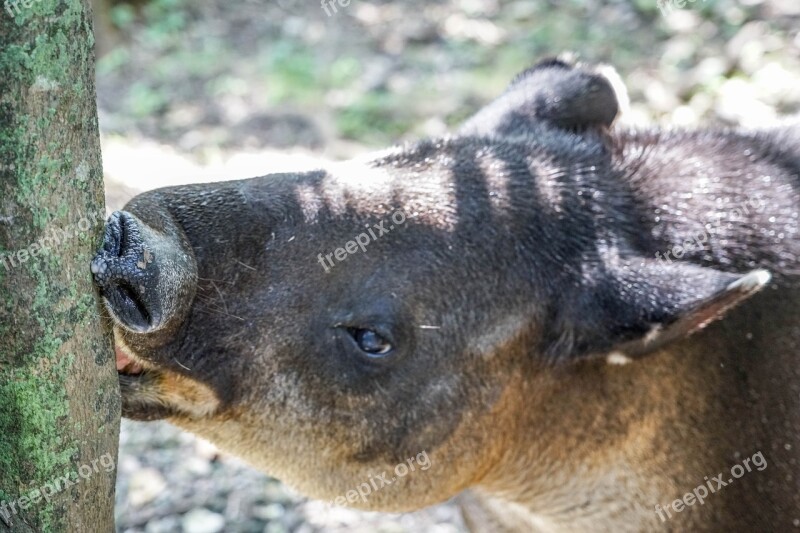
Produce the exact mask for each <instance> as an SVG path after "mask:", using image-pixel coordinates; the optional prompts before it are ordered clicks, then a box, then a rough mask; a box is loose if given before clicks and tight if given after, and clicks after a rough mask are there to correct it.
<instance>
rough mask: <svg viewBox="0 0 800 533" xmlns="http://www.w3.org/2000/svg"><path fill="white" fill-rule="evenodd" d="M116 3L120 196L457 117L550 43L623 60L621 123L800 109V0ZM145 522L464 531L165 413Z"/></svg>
mask: <svg viewBox="0 0 800 533" xmlns="http://www.w3.org/2000/svg"><path fill="white" fill-rule="evenodd" d="M656 3H657V0H605V1H601V0H586V1H580V0H560V1H555V0H553V1H527V0H516V1H501V0H440V1H421V0H411V1H407V2H384V1H379V2H374V1H370V2H367V1H365V0H351V3H350V4H349V5H348V6H347V7H338V8H337V12H336V13H331V14H330V16H329V15H326V13H325V11H324V10H323V9H322V7H321V6H320V5H319V4H317V3H316V2H310V3H309V2H305V3H302V2H300V1H296V0H278V1H274V2H267V1H257V0H244V1H239V2H230V1H227V0H191V1H190V0H154V1H150V2H144V1H141V0H139V1H136V2H135V3H133V4H129V3H121V2H119V0H115V1H114V2H112V4H113V5H112V7H111V8H110V9H108V10H106V9H101V7H100V6H98V7H97V8H96V11H97V12H98V13H101V16H100V17H99V21H98V28H99V35H98V42H99V43H100V44H101V52H102V58H101V59H100V61H99V62H98V69H97V70H98V76H97V89H98V105H99V111H100V127H101V134H102V143H103V159H104V167H105V175H106V188H107V200H108V205H109V208H110V209H118V208H120V207H122V205H123V204H124V203H125V201H127V199H129V198H130V197H131V196H132V195H134V194H136V193H137V192H139V191H143V190H147V189H152V188H155V187H160V186H164V185H171V184H177V183H188V182H197V181H214V180H221V179H235V178H246V177H252V176H257V175H264V174H268V173H271V172H280V171H286V170H294V169H302V168H308V167H310V166H315V165H318V164H319V163H320V161H324V160H332V159H334V160H335V159H345V158H348V157H352V156H355V155H358V154H362V153H365V152H368V151H369V150H371V149H375V148H380V147H385V146H387V145H389V144H392V143H395V142H398V141H402V140H410V139H417V138H420V137H425V136H435V135H442V134H444V133H446V132H447V131H448V130H449V129H450V128H452V127H453V126H455V125H457V124H459V123H460V122H461V121H463V120H464V119H465V118H466V117H468V116H469V115H470V114H471V113H473V112H474V111H475V110H477V109H478V108H479V107H480V105H481V104H482V103H484V102H486V101H487V100H489V99H490V98H492V97H493V96H495V95H497V94H498V93H499V92H500V91H501V90H502V89H503V87H504V86H505V85H506V83H507V82H508V81H509V80H510V79H511V78H512V77H513V75H514V74H515V73H516V72H518V71H520V70H523V69H524V68H525V67H527V66H529V65H530V64H531V63H533V62H534V61H536V59H537V58H541V57H545V56H548V55H556V54H560V53H563V52H572V53H574V54H576V55H577V56H578V57H579V58H581V59H582V60H585V61H587V62H605V63H609V64H611V65H613V66H615V67H616V68H617V70H618V71H619V72H620V74H621V76H622V78H623V79H624V80H625V82H626V84H627V86H628V90H629V92H630V97H631V106H630V109H629V110H628V111H627V112H626V114H625V116H624V117H623V119H622V122H621V124H622V125H631V126H644V125H647V124H660V125H674V126H688V127H692V126H695V125H698V124H714V125H723V126H728V125H742V126H746V127H758V126H762V125H765V124H769V123H772V122H774V121H775V120H777V119H778V118H779V117H780V116H782V115H786V114H792V113H797V112H800V32H799V30H800V3H798V2H797V1H796V0H739V1H734V0H704V1H701V0H696V1H689V2H686V6H685V7H684V8H683V9H674V10H673V11H671V12H670V13H667V14H664V13H662V12H661V11H660V10H659V8H658V7H657V5H656ZM117 488H118V493H117V524H118V530H119V531H126V532H150V533H156V532H188V533H204V532H208V533H213V532H217V531H226V532H262V531H263V532H269V533H279V532H303V533H306V532H316V531H355V532H360V531H363V532H375V531H377V532H398V533H399V532H406V531H408V532H412V531H413V532H429V533H433V532H436V533H451V532H459V531H464V528H463V524H462V523H461V521H460V517H459V514H458V511H457V509H455V507H454V506H453V505H452V504H450V505H448V504H444V505H442V506H438V507H435V508H431V509H427V510H424V511H421V512H418V513H414V514H408V515H400V516H398V515H385V514H377V513H361V512H356V511H352V510H349V509H343V508H335V507H329V506H327V505H326V504H323V503H321V502H314V501H307V500H305V499H304V498H303V497H301V496H300V495H297V494H295V493H293V492H291V491H290V490H289V489H287V488H286V487H284V486H283V485H282V484H280V483H279V482H277V481H276V480H274V479H271V478H269V477H267V476H266V475H264V474H261V473H258V472H256V471H254V470H252V469H250V468H248V467H247V466H246V465H245V464H243V463H241V462H240V461H238V460H236V459H235V458H232V457H228V456H224V455H220V454H219V453H218V452H217V451H216V450H215V449H214V448H213V446H211V445H210V444H208V443H205V442H203V441H201V440H199V439H196V438H195V437H193V436H191V435H188V434H186V433H183V432H181V431H179V430H177V429H175V428H173V427H171V426H169V425H168V424H165V423H149V424H142V423H132V422H127V421H126V422H124V423H123V431H122V442H121V455H120V461H119V481H118V486H117Z"/></svg>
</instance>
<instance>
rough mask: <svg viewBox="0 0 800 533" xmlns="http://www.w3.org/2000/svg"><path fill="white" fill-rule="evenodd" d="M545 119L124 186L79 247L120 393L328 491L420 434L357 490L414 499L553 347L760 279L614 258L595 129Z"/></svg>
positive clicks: (480, 447) (526, 397) (549, 359)
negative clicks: (599, 195)
mask: <svg viewBox="0 0 800 533" xmlns="http://www.w3.org/2000/svg"><path fill="white" fill-rule="evenodd" d="M589 92H590V93H591V91H589ZM558 101H559V102H562V101H563V100H558ZM567 101H569V99H567ZM547 111H548V109H546V108H543V107H541V106H539V107H537V108H536V110H535V111H534V112H533V113H534V114H536V113H540V114H544V115H546V112H547ZM613 115H614V114H612V115H611V118H613ZM559 117H560V116H555V115H554V116H553V117H550V118H548V120H551V121H553V122H554V124H551V123H548V122H547V121H546V120H544V119H541V120H542V121H544V122H542V123H541V124H539V123H538V122H537V123H532V124H527V125H525V124H523V125H520V124H519V121H520V117H519V116H513V117H511V121H510V122H503V121H500V123H497V124H495V123H493V126H492V128H493V131H500V130H503V129H504V128H505V129H508V128H512V126H513V127H526V128H528V135H526V138H525V139H518V140H517V141H513V142H512V141H511V140H507V141H498V140H490V139H488V138H481V137H479V136H464V137H461V138H456V139H454V140H449V141H437V142H430V143H422V144H420V145H418V146H416V147H413V148H408V149H403V150H400V149H399V150H396V151H394V152H387V153H385V154H382V155H379V156H377V157H374V158H372V159H370V160H365V161H359V162H349V163H342V164H335V165H332V166H330V167H329V168H328V169H326V170H324V171H319V172H309V173H304V174H284V175H273V176H266V177H263V178H256V179H252V180H246V181H238V182H227V183H219V184H205V185H196V186H187V187H177V188H169V189H162V190H157V191H153V192H149V193H146V194H143V195H141V196H139V197H137V198H135V199H134V200H132V201H131V202H130V203H129V204H128V205H127V206H126V208H125V210H124V211H122V212H118V213H115V214H114V215H113V216H112V218H111V220H110V221H109V223H108V225H107V228H106V237H105V243H104V246H103V248H102V249H101V250H100V252H99V253H98V255H97V257H96V258H95V259H94V261H93V263H92V271H93V272H94V274H95V279H96V281H97V284H98V286H99V287H100V290H101V293H102V295H103V296H104V298H105V301H106V304H107V307H108V309H109V312H110V314H111V315H112V316H113V318H114V320H115V322H116V324H117V325H116V339H117V357H118V368H119V370H120V382H121V385H122V393H123V413H124V415H125V416H127V417H130V418H135V419H140V420H153V419H158V418H168V419H169V420H170V421H172V422H174V423H176V424H178V425H180V426H182V427H184V428H186V429H189V430H191V431H194V432H196V433H198V434H200V435H202V436H204V437H206V438H208V439H210V440H212V441H213V442H215V443H217V444H219V445H220V446H221V447H223V448H225V449H228V450H230V451H232V452H234V453H236V454H238V455H241V456H243V457H245V458H247V459H248V460H250V461H251V462H253V463H254V464H255V465H256V466H259V467H261V468H263V469H265V470H267V471H268V472H270V473H272V474H273V475H276V476H278V477H279V478H281V479H283V480H285V481H287V482H289V483H290V484H293V485H295V486H296V487H298V488H300V489H301V490H303V491H304V492H306V493H307V494H309V495H311V496H316V497H321V498H325V499H333V498H336V497H338V496H345V495H346V493H347V491H349V490H351V489H356V488H357V487H358V486H359V485H361V484H362V483H365V482H367V481H369V479H370V476H372V475H379V474H381V473H382V472H384V471H386V472H388V473H389V474H390V475H389V476H387V479H389V480H391V478H392V477H394V476H395V474H394V473H392V472H393V470H394V468H395V466H396V465H398V464H400V463H406V464H408V460H409V459H412V458H416V457H417V456H418V455H419V454H421V453H423V452H425V454H426V457H429V458H430V460H431V463H430V465H428V468H425V469H424V470H423V469H422V468H421V467H420V464H419V462H416V460H415V465H416V470H415V471H414V472H412V473H410V474H408V475H406V476H404V477H399V478H398V479H397V480H396V481H395V482H393V483H391V484H390V485H389V486H387V487H383V488H381V490H374V491H373V493H372V494H371V495H370V496H369V499H368V501H366V502H365V501H362V500H361V499H359V500H358V501H356V502H354V501H349V502H348V503H350V504H356V505H362V506H365V507H372V508H378V509H384V510H407V509H413V508H418V507H420V506H423V505H429V504H432V503H435V502H436V500H437V499H443V498H447V497H450V496H452V495H455V494H456V493H458V492H459V491H460V490H462V489H464V488H466V487H468V486H471V485H474V484H476V483H478V482H479V481H480V480H481V479H482V478H483V477H484V476H486V475H487V473H489V472H490V471H491V469H492V468H493V466H494V465H495V464H496V462H497V461H498V460H499V459H500V455H501V454H502V452H503V450H506V449H508V447H509V446H510V445H511V443H512V441H513V440H514V439H515V438H517V437H516V436H515V435H516V433H515V431H514V428H515V427H516V424H517V423H518V419H519V417H520V416H521V414H522V413H523V412H528V411H530V410H531V407H530V406H532V405H538V404H541V403H542V402H543V401H544V399H545V398H548V397H553V396H554V395H556V393H554V390H555V389H556V388H557V387H562V386H563V383H561V382H559V380H558V379H557V378H555V377H554V373H553V371H552V368H553V364H552V363H553V362H554V361H557V360H563V359H564V357H566V356H569V357H579V356H583V355H587V354H593V353H594V354H598V353H599V354H603V353H608V352H609V351H611V350H612V349H614V348H615V347H618V346H621V347H622V348H624V349H625V350H628V352H627V353H628V354H630V355H636V354H637V353H639V352H641V351H642V346H641V345H638V344H637V341H638V340H639V339H640V338H642V337H643V336H645V335H646V334H647V333H648V332H651V329H652V328H653V326H657V328H656V329H657V330H658V331H661V330H660V329H659V328H660V327H661V326H664V328H663V329H664V331H667V330H668V328H667V327H666V326H668V325H670V324H678V325H679V331H678V332H677V333H675V334H676V335H677V334H680V333H682V332H686V331H689V330H691V329H693V328H694V327H695V326H698V325H700V322H703V323H705V322H707V321H708V320H709V319H710V318H709V317H712V316H715V315H716V314H717V313H718V312H719V311H720V309H723V308H725V307H727V306H729V305H731V304H732V303H733V299H726V297H725V295H726V294H728V292H730V291H731V290H733V292H735V293H736V295H741V294H744V293H745V292H748V293H749V292H752V290H754V287H755V286H756V285H758V283H756V282H763V278H758V279H755V280H754V279H750V280H749V281H748V282H747V283H744V284H743V285H739V286H735V285H731V286H730V287H733V289H730V287H729V285H730V283H731V282H733V281H735V280H736V279H737V277H736V276H732V275H723V274H721V273H717V272H715V271H711V270H708V269H700V268H689V267H687V269H686V270H685V271H679V270H676V271H675V272H669V273H665V272H662V271H661V270H658V269H657V267H655V266H652V265H651V266H645V265H644V262H643V261H639V262H638V263H637V264H638V265H640V267H641V269H643V270H637V271H632V270H631V269H629V268H628V266H626V265H627V263H626V262H625V260H620V258H619V257H616V258H614V263H613V266H609V265H610V264H611V263H610V262H609V257H610V255H609V254H611V252H610V251H609V250H608V246H609V244H608V243H609V240H608V239H609V234H607V233H606V229H605V228H603V227H602V224H598V223H597V217H598V213H597V212H596V210H593V209H592V207H591V206H590V205H589V203H591V201H590V199H591V198H594V197H595V196H596V192H597V189H598V188H600V187H603V185H602V184H603V183H608V182H613V181H614V179H613V178H614V177H615V172H616V171H615V170H614V169H613V165H612V164H611V159H610V157H609V155H608V153H607V150H606V147H605V142H604V140H603V138H602V136H601V135H599V133H598V130H597V129H588V128H587V129H585V130H581V131H580V132H578V133H575V131H574V128H573V126H574V124H573V122H574V120H575V117H574V116H572V115H570V116H569V119H570V122H569V125H570V128H566V129H565V128H559V127H557V126H558V122H557V121H558V120H561V118H559ZM495 118H496V117H495ZM540 118H541V117H540ZM545 118H547V116H545ZM598 120H609V121H610V119H609V118H608V117H605V118H603V117H600V118H599V119H598ZM495 122H497V121H495ZM475 128H476V126H475V123H474V122H473V123H471V124H470V125H469V128H468V131H467V133H475V134H478V135H479V134H481V132H480V131H477V132H474V131H473V130H474V129H475ZM489 133H491V132H489ZM513 133H514V132H513V131H511V130H509V131H506V132H505V134H507V135H509V136H511V135H512V134H513ZM587 202H589V203H587ZM587 206H588V207H587ZM617 237H620V238H623V239H624V238H626V236H625V235H623V234H620V235H617ZM651 257H652V256H651ZM607 262H608V264H607ZM637 268H638V267H637ZM761 284H763V283H761ZM759 286H760V285H759ZM631 287H633V288H631ZM743 287H744V288H743ZM726 291H728V292H726ZM738 297H740V296H736V298H738ZM734 299H735V298H734ZM704 301H708V302H710V304H709V306H706V307H704V305H705V304H703V302H704ZM653 302H655V304H653ZM656 304H657V307H652V306H653V305H656ZM648 306H650V307H648ZM684 311H685V312H686V313H684ZM698 312H699V313H700V316H701V317H702V320H700V319H698V320H695V321H691V320H689V321H688V322H687V321H686V320H684V321H683V322H682V321H681V320H679V319H680V318H684V319H685V317H686V316H688V317H689V318H691V317H692V314H691V313H698ZM687 313H688V314H687ZM654 337H657V335H653V334H652V332H651V335H649V336H648V337H647V343H648V346H650V345H651V344H652V346H655V345H656V344H657V343H655V344H653V342H652V341H653V338H654ZM523 445H524V444H523ZM456 458H457V460H456ZM401 471H402V469H401Z"/></svg>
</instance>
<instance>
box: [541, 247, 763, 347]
mask: <svg viewBox="0 0 800 533" xmlns="http://www.w3.org/2000/svg"><path fill="white" fill-rule="evenodd" d="M606 274H607V276H606ZM770 277H771V276H770V273H769V272H768V271H766V270H754V271H752V272H749V273H747V274H743V275H739V274H729V273H725V272H720V271H718V270H714V269H711V268H705V267H699V266H696V265H691V264H685V263H673V264H663V265H662V264H656V263H654V262H645V263H638V264H637V266H632V265H630V264H628V265H625V266H618V267H616V268H614V269H613V270H612V271H607V272H605V273H604V281H602V282H599V283H596V284H593V286H592V287H583V288H582V289H580V294H573V295H572V297H571V298H568V299H564V300H562V302H563V305H562V306H560V309H559V310H558V311H556V312H555V313H554V318H555V320H554V321H553V322H552V323H551V326H552V329H550V332H551V333H550V334H549V335H548V336H547V338H546V339H545V341H544V342H545V346H543V347H542V348H543V351H544V352H545V353H546V354H547V355H549V356H550V357H553V358H557V359H563V358H568V359H569V358H574V357H581V356H613V357H615V358H617V360H621V361H625V358H636V357H640V356H643V355H645V354H648V353H650V352H653V351H655V350H658V349H659V348H662V347H663V346H665V345H667V344H668V343H670V342H672V341H676V340H679V339H682V338H685V337H688V336H689V335H691V334H693V333H695V332H697V331H699V330H701V329H703V328H704V327H706V326H707V325H708V324H710V323H712V322H714V321H715V320H719V319H720V318H722V317H723V316H724V315H725V313H726V312H728V311H729V310H730V309H732V308H733V307H735V306H736V305H738V304H740V303H742V302H743V301H744V300H746V299H748V298H750V297H751V296H752V295H754V294H755V293H756V292H758V291H759V290H761V289H762V288H763V287H764V286H765V285H766V284H767V283H768V282H769V280H770Z"/></svg>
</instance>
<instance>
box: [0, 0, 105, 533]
mask: <svg viewBox="0 0 800 533" xmlns="http://www.w3.org/2000/svg"><path fill="white" fill-rule="evenodd" d="M0 9H2V11H1V12H0V515H3V514H5V515H6V516H7V519H6V520H5V521H4V520H3V518H2V516H0V531H3V530H4V527H8V523H11V524H13V525H12V526H11V528H10V529H11V530H12V531H54V532H55V531H112V530H113V503H114V502H113V495H114V481H115V476H114V473H115V471H112V472H106V471H105V468H97V467H94V468H92V473H91V474H90V475H87V476H85V477H79V478H78V479H79V482H78V483H76V484H73V485H70V486H68V487H62V488H61V490H58V491H57V492H56V493H55V494H53V495H52V496H51V497H49V498H48V499H49V501H46V500H44V499H41V498H39V499H38V501H36V502H32V501H29V500H33V499H35V494H36V492H35V491H37V490H39V491H41V489H42V488H43V487H47V486H48V484H49V487H53V486H54V483H55V482H57V481H58V480H60V479H62V478H63V476H65V475H67V476H68V477H69V479H71V480H74V479H75V477H74V474H75V473H78V474H80V473H81V472H80V469H81V467H82V466H83V465H92V464H93V462H94V464H95V465H97V464H98V462H97V460H98V458H100V457H102V456H104V455H106V454H111V456H110V457H113V459H114V463H116V448H117V437H118V432H119V431H118V430H119V391H118V386H117V378H116V372H115V370H114V363H113V349H112V347H111V338H110V334H109V332H108V330H107V328H106V327H105V326H104V325H103V324H102V322H101V319H100V309H99V307H98V304H97V301H96V298H95V296H94V292H93V287H92V284H91V278H90V274H89V268H88V264H89V261H90V259H91V256H92V254H93V252H94V250H95V249H96V247H97V245H98V244H99V241H100V237H101V234H102V216H99V213H100V212H101V211H102V208H103V183H102V165H101V160H100V147H99V136H98V129H97V112H96V104H95V91H94V59H93V55H92V45H93V40H92V32H91V14H90V12H89V7H88V1H87V0H83V1H82V0H62V1H57V0H33V1H30V0H28V1H26V0H19V1H15V0H9V1H8V2H6V3H5V5H0ZM12 15H13V16H12ZM82 219H84V220H86V221H88V223H86V222H84V220H82ZM62 232H65V233H62ZM107 457H108V456H107ZM87 472H88V471H87V470H86V469H84V470H83V472H82V473H87ZM64 485H66V483H64ZM49 490H50V489H48V491H49ZM26 500H28V501H27V502H26ZM4 502H5V507H3V505H2V504H3V503H4ZM12 504H13V505H12ZM4 522H5V523H4Z"/></svg>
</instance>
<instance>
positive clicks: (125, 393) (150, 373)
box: [114, 326, 220, 421]
mask: <svg viewBox="0 0 800 533" xmlns="http://www.w3.org/2000/svg"><path fill="white" fill-rule="evenodd" d="M123 335H124V333H123V332H122V331H121V329H120V327H119V326H118V327H116V328H115V331H114V337H115V351H116V358H117V373H118V374H119V385H120V392H121V393H122V416H124V417H125V418H130V419H132V420H140V421H152V420H161V419H164V418H172V417H176V416H178V417H187V416H188V417H191V418H198V417H203V416H207V415H210V414H213V413H214V412H215V411H216V410H217V408H218V407H219V405H220V402H219V398H218V397H217V395H216V394H215V392H214V391H213V390H212V389H211V388H210V387H208V386H207V385H205V384H203V383H202V382H201V381H199V380H197V379H196V378H195V377H189V376H186V375H183V374H182V373H179V372H177V371H175V370H173V369H169V368H164V367H162V366H160V365H156V364H154V363H152V362H150V361H149V360H147V359H144V358H143V357H141V356H139V355H137V354H136V353H135V351H134V350H132V349H130V348H129V347H128V346H127V345H126V343H125V341H124V336H123Z"/></svg>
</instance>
